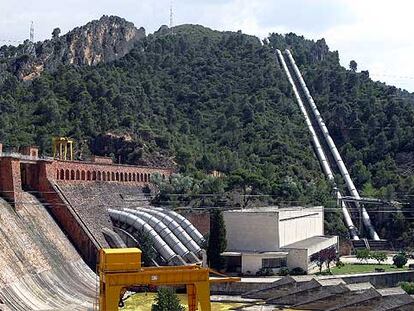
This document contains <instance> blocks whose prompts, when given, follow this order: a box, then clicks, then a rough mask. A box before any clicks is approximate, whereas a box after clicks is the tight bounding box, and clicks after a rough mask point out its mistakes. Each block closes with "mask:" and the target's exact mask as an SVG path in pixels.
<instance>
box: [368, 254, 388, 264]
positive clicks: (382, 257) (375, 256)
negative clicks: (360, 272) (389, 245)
mask: <svg viewBox="0 0 414 311" xmlns="http://www.w3.org/2000/svg"><path fill="white" fill-rule="evenodd" d="M371 258H372V259H375V260H376V261H377V262H378V264H379V265H380V264H381V263H383V262H384V261H386V260H387V254H386V253H384V252H372V253H371Z"/></svg>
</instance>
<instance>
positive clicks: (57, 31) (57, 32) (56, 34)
mask: <svg viewBox="0 0 414 311" xmlns="http://www.w3.org/2000/svg"><path fill="white" fill-rule="evenodd" d="M59 35H60V28H59V27H57V28H55V29H53V31H52V39H57V38H59Z"/></svg>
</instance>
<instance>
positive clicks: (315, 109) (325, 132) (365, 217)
mask: <svg viewBox="0 0 414 311" xmlns="http://www.w3.org/2000/svg"><path fill="white" fill-rule="evenodd" d="M286 55H287V56H288V59H289V61H290V63H291V65H292V68H293V70H294V72H295V74H296V77H297V79H298V81H299V84H300V85H301V87H302V89H303V92H304V93H305V96H306V98H307V99H308V102H309V105H310V107H311V110H312V112H313V114H314V116H315V118H316V121H317V122H318V125H319V128H320V129H321V131H322V134H323V136H324V138H325V140H326V143H327V144H328V146H329V149H330V151H331V153H332V155H333V157H334V159H335V162H336V164H337V165H338V168H339V171H340V172H341V175H342V177H343V178H344V180H345V184H346V186H347V188H348V190H349V192H350V193H351V195H352V196H354V197H355V198H356V199H357V200H359V199H360V198H361V197H360V196H359V193H358V191H357V190H356V187H355V185H354V183H353V181H352V179H351V177H350V175H349V172H348V169H347V168H346V166H345V164H344V161H343V160H342V157H341V155H340V154H339V151H338V149H337V148H336V145H335V143H334V141H333V139H332V137H331V135H330V134H329V131H328V128H327V127H326V125H325V122H324V121H323V118H322V116H321V114H320V112H319V110H318V107H317V106H316V104H315V101H314V100H313V98H312V96H311V94H310V92H309V89H308V87H307V86H306V83H305V80H303V77H302V74H301V73H300V71H299V68H298V66H297V65H296V62H295V60H294V58H293V56H292V54H291V53H290V51H289V50H286ZM361 210H362V220H363V222H364V225H365V227H366V228H367V230H368V232H369V235H370V236H371V238H372V239H374V240H380V238H379V236H378V234H377V233H376V232H375V229H374V227H373V225H372V224H371V220H370V218H369V215H368V212H367V211H366V209H365V208H364V207H363V206H362V207H361Z"/></svg>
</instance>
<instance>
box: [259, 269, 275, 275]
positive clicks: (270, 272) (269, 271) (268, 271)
mask: <svg viewBox="0 0 414 311" xmlns="http://www.w3.org/2000/svg"><path fill="white" fill-rule="evenodd" d="M256 275H257V276H271V275H275V273H274V272H273V270H272V269H271V268H260V269H259V271H257V272H256Z"/></svg>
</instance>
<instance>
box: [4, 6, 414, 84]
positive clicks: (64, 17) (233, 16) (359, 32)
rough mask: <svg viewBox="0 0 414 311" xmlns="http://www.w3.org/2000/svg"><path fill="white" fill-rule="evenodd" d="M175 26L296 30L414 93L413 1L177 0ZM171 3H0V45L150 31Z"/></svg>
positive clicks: (164, 20)
mask: <svg viewBox="0 0 414 311" xmlns="http://www.w3.org/2000/svg"><path fill="white" fill-rule="evenodd" d="M173 6H174V23H175V24H176V25H179V24H185V23H192V24H202V25H204V26H208V27H211V28H213V29H217V30H235V31H236V30H239V29H240V30H242V31H243V33H247V34H253V35H257V36H259V37H260V38H264V37H266V36H267V35H268V34H269V33H270V32H279V33H287V32H296V33H298V34H303V35H304V36H305V37H307V38H311V39H319V38H322V37H323V38H325V39H326V41H327V43H328V45H329V46H330V48H331V49H332V50H338V51H339V54H340V58H341V63H342V65H344V66H348V64H349V61H350V60H351V59H354V60H355V61H356V62H357V63H358V69H359V70H369V71H370V73H371V77H372V78H373V79H375V80H381V81H384V82H386V83H388V84H392V85H395V86H397V87H401V88H405V89H407V90H409V91H411V92H414V39H413V35H414V17H413V12H414V1H410V0H393V1H389V0H388V1H385V0H209V1H207V0H204V1H201V0H174V3H173ZM169 8H170V1H169V0H158V1H154V0H60V1H56V0H37V1H34V0H18V1H16V0H0V44H5V43H7V42H4V40H17V41H19V40H23V39H26V38H28V36H29V28H30V21H32V20H33V21H34V25H35V39H36V40H43V39H46V38H49V37H50V33H51V32H52V29H53V28H54V27H60V28H61V30H62V33H66V32H67V31H69V30H70V29H72V28H74V27H76V26H80V25H83V24H85V23H87V22H88V21H90V20H92V19H97V18H99V17H100V16H102V15H103V14H106V15H118V16H121V17H124V18H125V19H127V20H129V21H131V22H133V23H134V24H135V26H137V27H141V26H142V27H144V28H145V29H146V30H147V33H151V32H153V31H155V30H157V29H158V28H159V27H160V25H162V24H168V23H169Z"/></svg>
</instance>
